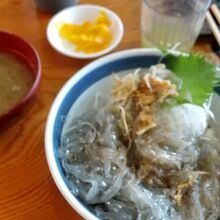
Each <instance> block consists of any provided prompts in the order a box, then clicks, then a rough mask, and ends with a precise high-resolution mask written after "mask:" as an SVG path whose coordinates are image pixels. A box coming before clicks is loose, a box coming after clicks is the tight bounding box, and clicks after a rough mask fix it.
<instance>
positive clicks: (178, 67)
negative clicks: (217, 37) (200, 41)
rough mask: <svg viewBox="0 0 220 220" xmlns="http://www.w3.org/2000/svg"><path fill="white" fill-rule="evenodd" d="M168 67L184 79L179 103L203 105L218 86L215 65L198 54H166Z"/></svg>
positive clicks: (178, 98) (178, 99)
mask: <svg viewBox="0 0 220 220" xmlns="http://www.w3.org/2000/svg"><path fill="white" fill-rule="evenodd" d="M166 60H167V67H168V68H169V69H170V70H171V71H172V72H173V73H174V74H175V75H176V76H177V77H178V78H180V79H181V81H182V85H181V88H180V90H179V91H178V93H179V96H177V97H176V100H177V102H178V103H185V102H191V103H193V104H197V105H203V104H204V103H205V102H206V101H207V100H208V98H209V96H210V94H211V93H212V92H213V88H214V87H215V86H217V77H216V69H215V65H214V64H213V63H211V62H209V61H207V60H206V59H205V57H203V56H201V55H198V54H189V55H180V56H174V55H172V54H168V55H167V56H166Z"/></svg>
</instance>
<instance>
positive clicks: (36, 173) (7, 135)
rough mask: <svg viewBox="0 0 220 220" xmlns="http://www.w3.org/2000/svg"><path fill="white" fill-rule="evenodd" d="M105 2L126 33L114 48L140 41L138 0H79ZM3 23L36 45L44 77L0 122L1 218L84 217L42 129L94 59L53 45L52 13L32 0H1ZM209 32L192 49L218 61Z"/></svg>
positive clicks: (58, 219) (67, 219)
mask: <svg viewBox="0 0 220 220" xmlns="http://www.w3.org/2000/svg"><path fill="white" fill-rule="evenodd" d="M80 3H92V4H98V5H103V6H106V7H108V8H110V9H112V10H113V11H115V12H116V13H117V14H119V15H120V17H121V19H122V21H123V22H124V26H125V35H124V37H123V40H122V42H121V43H120V45H119V46H118V47H117V48H116V49H115V51H118V50H122V49H128V48H136V47H140V31H139V26H140V25H139V20H140V18H139V14H140V0H120V1H117V0H87V1H86V0H81V1H80ZM0 14H1V19H0V29H1V30H7V31H10V32H14V33H16V34H18V35H20V36H22V37H23V38H25V39H26V40H28V41H29V42H30V43H32V44H33V45H34V46H35V47H36V49H37V50H38V52H39V54H40V58H41V62H42V82H41V88H40V91H39V93H38V94H37V97H36V98H35V99H34V100H33V101H32V103H31V106H30V107H29V108H28V109H26V111H25V112H24V114H22V115H21V116H19V117H17V118H16V119H14V120H12V121H10V122H8V123H7V124H4V125H0V127H1V128H0V220H35V219H36V220H61V219H62V220H80V219H82V218H81V217H80V216H79V215H78V214H77V213H76V212H75V211H74V210H73V209H72V208H71V207H70V206H69V205H68V203H67V202H66V201H65V200H64V198H63V197H62V196H61V194H60V192H59V191H58V189H57V187H56V185H55V184H54V182H53V180H52V178H51V175H50V172H49V169H48V166H47V162H46V158H45V151H44V129H45V123H46V119H47V115H48V112H49V109H50V106H51V104H52V102H53V100H54V98H55V96H56V94H57V93H58V91H59V90H60V88H61V87H62V86H63V84H64V83H65V82H66V80H67V79H69V78H70V77H71V76H72V75H73V74H74V73H75V72H76V71H77V70H79V69H80V68H81V67H83V66H85V65H86V64H87V63H89V62H91V60H77V59H72V58H68V57H65V56H63V55H61V54H59V53H57V52H56V51H55V50H53V49H52V48H51V46H50V45H49V43H48V41H47V39H46V27H47V24H48V21H49V20H50V18H51V17H52V14H50V13H45V12H43V11H40V10H38V9H37V8H36V6H35V4H34V0H1V1H0ZM213 41H214V39H213V38H212V36H211V37H203V38H200V39H199V40H198V41H197V42H196V45H195V46H194V48H193V50H194V51H199V52H201V53H203V54H205V55H207V56H208V57H209V58H210V59H212V60H213V61H214V62H216V63H217V64H219V58H218V57H217V56H216V55H215V54H214V53H213V52H212V51H211V46H210V45H211V43H212V42H213Z"/></svg>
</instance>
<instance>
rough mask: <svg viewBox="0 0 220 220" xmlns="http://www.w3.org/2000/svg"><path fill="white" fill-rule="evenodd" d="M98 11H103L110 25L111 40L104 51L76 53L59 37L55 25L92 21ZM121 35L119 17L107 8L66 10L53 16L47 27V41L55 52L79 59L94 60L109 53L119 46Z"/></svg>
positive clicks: (89, 6)
mask: <svg viewBox="0 0 220 220" xmlns="http://www.w3.org/2000/svg"><path fill="white" fill-rule="evenodd" d="M100 11H104V12H105V13H106V14H107V16H108V17H109V19H110V20H111V23H112V25H111V27H110V31H111V32H112V35H113V40H112V42H111V44H110V45H109V47H107V48H106V49H104V50H102V51H100V52H96V53H92V54H86V53H83V52H78V51H75V50H74V45H73V44H71V43H69V42H67V41H66V40H64V39H62V38H61V37H60V35H59V31H58V28H57V26H56V25H57V24H59V23H63V22H67V23H74V24H81V23H83V22H84V21H94V19H95V18H96V17H97V15H98V13H99V12H100ZM123 34H124V26H123V23H122V21H121V19H120V18H119V16H118V15H117V14H115V13H114V12H113V11H111V10H109V9H107V8H105V7H102V6H97V5H83V4H82V5H77V6H73V7H69V8H66V9H64V10H62V11H60V12H58V13H57V14H56V15H54V17H53V18H52V19H51V20H50V22H49V24H48V27H47V39H48V41H49V43H50V44H51V46H52V47H53V48H54V49H55V50H57V51H58V52H60V53H61V54H63V55H66V56H69V57H74V58H80V59H90V58H96V57H99V56H102V55H104V54H106V53H109V52H110V51H111V50H113V49H114V48H115V47H116V46H117V45H118V44H119V42H120V41H121V39H122V37H123Z"/></svg>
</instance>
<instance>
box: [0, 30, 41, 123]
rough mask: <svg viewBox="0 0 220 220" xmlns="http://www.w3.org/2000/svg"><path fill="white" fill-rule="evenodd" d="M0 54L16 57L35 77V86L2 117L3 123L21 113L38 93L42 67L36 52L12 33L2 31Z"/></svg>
mask: <svg viewBox="0 0 220 220" xmlns="http://www.w3.org/2000/svg"><path fill="white" fill-rule="evenodd" d="M0 52H6V53H9V54H12V55H14V56H15V57H16V59H17V60H18V61H19V62H21V63H22V64H24V65H25V66H26V67H27V68H28V69H29V70H30V71H29V72H30V74H32V77H33V84H32V86H31V87H30V89H29V90H28V91H27V93H26V95H25V96H23V97H22V98H21V100H19V101H18V102H17V103H16V104H15V106H13V107H12V108H11V109H10V110H9V111H8V112H6V113H5V114H2V115H0V120H1V121H3V120H5V119H7V118H10V117H11V115H12V114H14V113H18V112H20V111H21V110H22V109H23V107H24V104H26V102H27V101H28V100H29V98H30V97H31V96H32V95H34V94H35V93H36V91H37V89H38V87H39V83H40V78H41V65H40V58H39V56H38V54H37V52H36V50H35V49H34V48H33V47H32V46H31V45H30V44H29V43H28V42H26V41H25V40H23V39H22V38H21V37H19V36H17V35H14V34H12V33H8V32H3V31H0Z"/></svg>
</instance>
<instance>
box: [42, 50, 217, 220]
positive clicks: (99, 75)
mask: <svg viewBox="0 0 220 220" xmlns="http://www.w3.org/2000/svg"><path fill="white" fill-rule="evenodd" d="M160 55H161V54H160V52H159V51H158V50H155V49H132V50H126V51H122V52H117V53H113V54H110V55H108V56H105V57H102V58H100V59H98V60H96V61H93V62H92V63H90V64H89V65H87V66H85V67H84V68H82V69H81V70H80V71H79V72H78V73H76V74H75V75H74V76H72V77H71V78H70V79H69V80H68V82H67V83H66V84H65V85H64V86H63V88H62V89H61V91H60V92H59V94H58V95H57V97H56V99H55V101H54V103H53V105H52V107H51V110H50V113H49V116H48V120H47V125H46V133H45V149H46V156H47V160H48V164H49V168H50V171H51V174H52V176H53V178H54V181H55V183H56V184H57V186H58V188H59V190H60V192H61V193H62V194H63V196H64V197H65V199H66V200H67V201H68V202H69V204H70V205H71V206H72V207H73V208H74V209H75V210H76V211H77V212H78V213H79V214H80V215H81V216H82V217H84V218H85V219H86V220H98V218H97V217H96V216H95V215H94V214H93V212H92V210H91V209H89V207H87V206H86V205H85V204H83V203H82V202H81V201H80V199H79V198H76V197H75V196H74V195H73V194H72V193H71V191H70V190H69V188H68V186H67V180H66V178H65V174H64V171H63V169H62V166H61V163H60V161H59V158H58V148H59V143H60V136H61V132H62V129H63V120H62V118H63V116H66V117H67V121H68V117H70V115H72V116H73V115H74V116H75V117H77V116H79V115H80V114H82V113H83V112H85V111H86V110H87V109H89V107H90V106H91V104H92V103H93V102H94V99H95V94H96V92H97V91H98V92H104V93H105V92H110V91H111V80H110V79H111V74H112V72H114V73H118V74H124V73H126V72H129V71H130V70H134V69H136V68H138V67H141V68H147V67H149V66H150V65H153V64H156V63H157V62H158V60H159V58H160ZM217 93H218V94H220V89H219V90H217ZM217 93H215V95H214V98H213V103H212V110H213V112H214V114H215V116H216V120H217V123H216V125H217V131H220V111H219V102H220V98H219V95H218V94H217ZM67 126H68V125H67ZM218 135H219V137H220V133H218Z"/></svg>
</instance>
